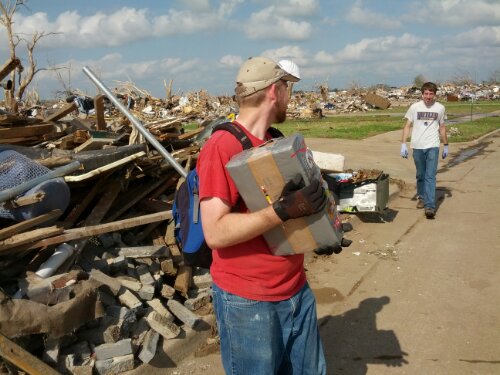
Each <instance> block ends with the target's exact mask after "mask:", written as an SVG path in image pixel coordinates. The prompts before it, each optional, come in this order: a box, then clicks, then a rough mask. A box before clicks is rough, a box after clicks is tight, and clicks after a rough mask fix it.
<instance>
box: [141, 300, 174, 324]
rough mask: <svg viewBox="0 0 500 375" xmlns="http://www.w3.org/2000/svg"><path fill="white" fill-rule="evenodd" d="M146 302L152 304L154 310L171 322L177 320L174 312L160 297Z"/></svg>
mask: <svg viewBox="0 0 500 375" xmlns="http://www.w3.org/2000/svg"><path fill="white" fill-rule="evenodd" d="M146 303H147V304H148V305H149V306H151V307H152V308H153V310H154V311H156V312H157V313H158V314H160V315H161V316H163V317H164V318H165V319H167V320H168V321H169V322H173V321H174V320H175V317H174V316H173V315H172V313H171V312H170V311H168V309H167V308H166V307H165V306H164V305H163V303H162V302H161V301H160V300H159V299H158V298H155V299H153V300H151V301H147V302H146Z"/></svg>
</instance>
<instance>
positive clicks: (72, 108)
mask: <svg viewBox="0 0 500 375" xmlns="http://www.w3.org/2000/svg"><path fill="white" fill-rule="evenodd" d="M77 109H78V107H77V106H76V103H75V102H71V103H68V104H66V105H65V106H64V107H62V108H60V109H59V110H58V111H56V112H55V113H53V114H51V115H49V116H48V117H47V118H46V119H45V121H57V120H60V119H62V118H63V117H64V116H66V115H67V114H69V113H71V112H73V111H76V110H77Z"/></svg>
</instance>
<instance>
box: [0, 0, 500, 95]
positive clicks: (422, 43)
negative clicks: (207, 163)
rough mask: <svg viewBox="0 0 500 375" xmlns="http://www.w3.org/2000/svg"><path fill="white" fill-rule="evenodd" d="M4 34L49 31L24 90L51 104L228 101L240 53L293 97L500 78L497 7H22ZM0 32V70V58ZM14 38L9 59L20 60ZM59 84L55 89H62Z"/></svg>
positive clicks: (44, 1)
mask: <svg viewBox="0 0 500 375" xmlns="http://www.w3.org/2000/svg"><path fill="white" fill-rule="evenodd" d="M0 2H2V3H6V2H7V0H0ZM13 30H14V33H18V34H19V35H20V36H23V37H25V38H29V37H30V35H32V34H33V33H35V32H45V33H51V34H50V35H47V36H46V37H44V38H42V39H40V41H39V43H38V44H37V46H36V49H35V52H34V54H35V58H36V60H37V64H38V67H39V68H45V67H49V66H50V67H62V68H63V69H60V70H58V72H59V75H56V74H55V73H54V71H48V70H42V71H40V72H39V73H38V74H37V75H36V76H35V81H36V82H34V83H33V84H32V88H35V89H36V90H37V91H38V93H39V94H40V96H41V97H42V98H53V97H55V96H56V93H57V92H58V91H61V90H63V87H64V85H66V86H68V87H70V88H72V89H79V90H81V91H83V92H85V93H86V94H88V95H89V96H94V95H95V94H96V93H97V91H96V88H95V86H94V85H93V83H92V82H91V81H90V79H89V78H88V77H87V76H86V75H85V74H84V73H83V72H82V67H84V66H87V67H89V68H90V69H91V70H92V71H93V72H94V73H95V74H96V75H97V76H99V77H100V79H101V80H102V82H103V83H104V84H105V85H106V86H107V87H109V88H113V87H116V85H118V84H119V83H123V82H133V83H134V84H135V86H137V87H138V88H141V89H143V90H146V91H148V92H149V93H150V94H151V95H152V96H154V97H158V98H164V97H165V92H166V91H165V83H167V84H168V83H169V82H170V80H173V86H172V88H173V92H174V93H175V94H181V95H182V94H184V93H187V92H190V91H197V90H202V89H203V90H207V91H208V92H209V93H210V94H212V95H226V94H227V95H232V94H233V90H234V86H235V77H236V74H237V72H238V69H239V66H240V65H241V63H242V62H243V61H244V60H245V59H247V58H248V57H251V56H266V57H269V58H272V59H274V60H276V61H277V60H279V59H291V60H293V61H294V62H295V63H297V64H298V65H299V67H300V73H301V77H302V80H301V81H300V82H299V83H298V84H296V85H295V86H294V88H295V89H299V90H306V91H311V90H316V89H317V87H318V86H319V85H325V84H326V85H328V87H329V88H330V89H334V88H339V89H341V88H349V87H353V86H361V87H369V86H372V85H375V84H385V85H389V86H398V87H399V86H404V85H412V83H413V82H414V80H415V77H417V76H419V75H422V76H423V77H424V78H425V79H426V80H430V81H435V82H438V83H444V82H446V81H452V80H456V79H457V78H462V77H469V78H471V79H472V80H474V81H476V82H478V83H480V82H481V81H484V80H489V79H491V78H492V77H494V76H495V74H496V76H497V77H498V79H500V77H499V75H498V73H499V72H500V1H499V0H354V1H353V0H246V1H244V0H157V1H152V0H142V1H136V0H134V1H129V0H119V1H118V0H116V1H106V0H100V1H96V0H85V1H67V0H31V1H28V2H27V7H20V8H18V11H17V12H16V14H15V17H14V25H13ZM6 35H7V34H6V30H5V28H4V27H3V26H2V25H0V65H2V64H3V63H4V62H5V61H6V60H7V59H8V57H9V50H8V44H7V36H6ZM25 50H26V47H25V45H23V42H21V43H20V44H19V46H18V52H17V54H18V57H20V58H21V59H22V61H23V63H26V56H25ZM63 83H64V85H63Z"/></svg>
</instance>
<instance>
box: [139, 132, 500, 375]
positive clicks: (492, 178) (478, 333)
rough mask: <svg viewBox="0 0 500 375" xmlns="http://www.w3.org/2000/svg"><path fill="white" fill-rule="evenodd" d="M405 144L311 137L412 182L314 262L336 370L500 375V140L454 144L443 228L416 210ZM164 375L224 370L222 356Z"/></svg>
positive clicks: (189, 362) (312, 275)
mask: <svg viewBox="0 0 500 375" xmlns="http://www.w3.org/2000/svg"><path fill="white" fill-rule="evenodd" d="M399 137H400V132H391V133H386V134H384V135H380V136H376V137H372V138H370V139H367V140H363V141H342V140H315V139H310V140H309V139H308V140H307V144H308V146H309V147H311V148H312V149H315V150H318V151H330V152H336V153H342V154H343V155H345V157H346V168H353V169H356V168H374V169H382V170H384V171H385V172H386V173H389V174H390V175H391V177H392V178H394V179H396V180H399V181H400V182H401V183H400V184H399V185H397V186H396V187H395V186H392V187H393V189H391V190H392V192H393V193H395V197H394V198H393V199H391V201H390V203H389V208H388V210H387V212H386V213H385V214H384V215H382V216H365V217H362V216H352V217H351V221H352V223H353V226H354V230H353V231H352V232H350V233H349V234H348V235H347V237H348V238H350V239H352V240H353V244H352V245H351V247H349V248H346V249H344V251H343V252H342V253H341V254H339V255H337V256H330V257H328V256H322V257H317V256H313V255H308V256H307V257H306V268H307V273H308V279H309V281H310V284H311V286H312V288H313V290H314V292H315V295H316V298H317V303H318V319H319V324H320V327H321V328H320V330H321V335H322V339H323V343H324V347H325V354H326V357H327V363H328V368H329V373H331V374H347V375H364V374H370V375H375V374H384V375H385V374H389V375H390V374H415V375H417V374H418V375H421V374H500V334H499V333H500V309H499V302H500V287H499V285H500V272H499V270H500V217H499V212H500V199H499V196H500V172H499V167H498V166H499V165H500V132H496V133H493V134H491V135H490V136H488V137H485V138H483V139H482V140H480V141H479V142H471V143H467V144H451V145H450V151H451V155H450V157H449V159H446V160H444V161H440V170H439V172H438V183H437V192H438V194H437V195H438V199H439V203H438V209H437V214H436V218H435V219H434V220H428V219H426V218H425V216H424V214H423V211H422V210H417V209H416V208H415V206H416V201H415V200H414V196H415V186H414V175H415V170H414V165H413V162H412V161H411V159H410V160H404V159H401V157H400V156H399ZM400 187H402V189H399V188H400ZM156 370H158V371H161V372H151V373H162V374H176V375H187V374H190V375H201V374H210V375H212V374H223V370H222V367H221V364H220V359H219V354H218V353H215V354H210V355H208V356H205V357H201V358H194V357H192V356H190V357H187V358H186V359H185V360H184V361H182V362H181V363H178V364H177V367H175V368H162V369H156ZM147 373H149V372H147Z"/></svg>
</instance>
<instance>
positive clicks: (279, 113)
mask: <svg viewBox="0 0 500 375" xmlns="http://www.w3.org/2000/svg"><path fill="white" fill-rule="evenodd" d="M287 107H288V105H287V104H285V103H283V102H282V101H279V102H278V103H277V104H276V115H275V120H274V123H275V124H282V123H284V122H285V120H286V109H287Z"/></svg>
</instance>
